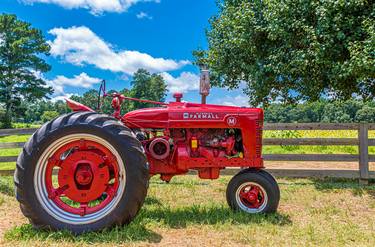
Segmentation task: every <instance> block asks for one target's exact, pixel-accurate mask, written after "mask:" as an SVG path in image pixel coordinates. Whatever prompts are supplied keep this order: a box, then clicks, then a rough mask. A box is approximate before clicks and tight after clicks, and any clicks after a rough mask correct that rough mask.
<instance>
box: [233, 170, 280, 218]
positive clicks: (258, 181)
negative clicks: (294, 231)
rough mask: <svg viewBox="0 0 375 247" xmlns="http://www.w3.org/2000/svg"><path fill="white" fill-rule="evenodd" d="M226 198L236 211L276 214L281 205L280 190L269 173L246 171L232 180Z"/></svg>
mask: <svg viewBox="0 0 375 247" xmlns="http://www.w3.org/2000/svg"><path fill="white" fill-rule="evenodd" d="M226 196H227V202H228V205H229V207H230V208H232V209H233V210H235V211H243V212H246V213H250V214H255V213H274V212H276V210H277V207H278V205H279V200H280V190H279V186H278V184H277V182H276V180H275V179H274V178H273V176H272V175H271V174H269V173H268V172H266V171H264V170H252V169H246V170H244V171H241V172H239V173H238V174H237V175H235V176H234V177H233V178H232V179H231V180H230V182H229V184H228V187H227V193H226Z"/></svg>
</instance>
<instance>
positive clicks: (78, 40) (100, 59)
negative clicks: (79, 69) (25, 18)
mask: <svg viewBox="0 0 375 247" xmlns="http://www.w3.org/2000/svg"><path fill="white" fill-rule="evenodd" d="M49 33H50V34H52V35H55V36H56V38H55V40H53V41H51V42H49V43H50V45H51V54H52V55H53V56H55V57H62V58H63V59H65V61H67V62H69V63H72V64H75V65H84V64H91V65H94V66H96V67H98V68H100V69H104V70H110V71H112V72H124V73H127V74H129V75H131V74H133V73H134V72H135V71H136V70H137V69H139V68H144V69H147V70H148V71H150V72H163V71H169V70H175V69H178V68H180V67H182V66H184V65H186V64H189V61H186V60H182V61H175V60H172V59H164V58H154V57H152V56H150V55H149V54H146V53H141V52H139V51H130V50H123V51H115V50H114V49H113V47H112V46H111V45H110V44H108V43H106V42H105V41H104V40H102V39H101V38H100V37H98V36H97V35H96V34H95V33H93V32H92V31H91V30H90V29H89V28H87V27H85V26H81V27H71V28H66V29H64V28H54V29H52V30H50V31H49Z"/></svg>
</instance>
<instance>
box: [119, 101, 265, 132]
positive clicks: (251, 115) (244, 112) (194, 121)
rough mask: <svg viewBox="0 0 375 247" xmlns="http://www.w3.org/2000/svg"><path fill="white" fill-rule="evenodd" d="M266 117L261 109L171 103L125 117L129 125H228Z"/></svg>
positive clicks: (160, 126) (130, 113) (163, 127)
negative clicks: (244, 119)
mask: <svg viewBox="0 0 375 247" xmlns="http://www.w3.org/2000/svg"><path fill="white" fill-rule="evenodd" d="M240 116H241V118H243V117H246V119H248V120H263V110H262V109H260V108H248V107H234V106H221V105H210V104H198V103H183V102H170V103H169V104H168V105H166V106H164V107H155V108H145V109H140V110H135V111H132V112H129V113H127V114H125V115H124V116H123V119H124V121H125V123H126V124H127V126H128V127H130V128H152V129H165V128H228V127H236V126H239V124H240V123H239V121H238V120H239V119H240V118H239V117H240Z"/></svg>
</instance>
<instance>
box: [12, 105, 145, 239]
mask: <svg viewBox="0 0 375 247" xmlns="http://www.w3.org/2000/svg"><path fill="white" fill-rule="evenodd" d="M14 181H15V185H16V197H17V199H18V201H19V202H20V207H21V210H22V212H23V214H24V215H25V216H26V217H28V218H29V220H30V221H31V223H32V224H33V226H34V227H37V228H51V229H56V230H61V229H67V230H70V231H72V232H74V233H82V232H85V231H95V230H100V229H102V228H106V227H111V226H113V225H122V224H125V223H129V222H130V221H131V220H132V219H133V218H134V217H135V216H136V214H137V213H138V211H139V209H140V207H141V206H142V204H143V201H144V199H145V196H146V192H147V187H148V169H147V160H146V157H145V155H144V153H143V149H142V146H141V144H140V143H139V141H138V140H137V139H136V138H135V136H134V134H133V133H132V132H131V130H130V129H128V128H127V127H126V126H124V125H123V124H122V123H121V122H119V121H118V120H116V119H114V118H112V117H110V116H107V115H102V114H97V113H91V112H79V113H71V114H67V115H63V116H61V117H58V118H57V119H54V120H52V121H51V122H49V123H47V124H45V125H43V126H42V127H41V128H40V129H39V130H37V132H36V133H34V135H33V136H32V137H31V138H30V140H29V141H28V142H27V143H26V144H25V146H24V148H23V151H22V153H21V154H20V156H19V157H18V160H17V169H16V172H15V175H14Z"/></svg>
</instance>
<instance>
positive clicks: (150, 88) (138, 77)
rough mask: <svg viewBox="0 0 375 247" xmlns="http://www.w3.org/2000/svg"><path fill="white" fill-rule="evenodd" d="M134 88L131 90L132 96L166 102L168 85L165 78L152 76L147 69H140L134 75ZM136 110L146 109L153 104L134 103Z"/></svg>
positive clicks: (132, 83) (156, 75)
mask: <svg viewBox="0 0 375 247" xmlns="http://www.w3.org/2000/svg"><path fill="white" fill-rule="evenodd" d="M131 85H132V88H131V90H130V93H129V94H130V96H131V97H134V98H139V99H148V100H153V101H164V100H165V96H166V92H167V84H166V83H165V81H164V79H163V77H161V76H160V75H158V74H150V73H149V72H148V71H147V70H145V69H139V70H138V71H137V72H135V73H134V75H133V81H132V82H131ZM133 105H134V108H135V109H139V108H145V107H151V106H153V105H152V104H149V103H142V102H136V101H134V102H133Z"/></svg>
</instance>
